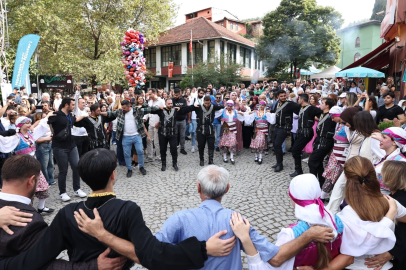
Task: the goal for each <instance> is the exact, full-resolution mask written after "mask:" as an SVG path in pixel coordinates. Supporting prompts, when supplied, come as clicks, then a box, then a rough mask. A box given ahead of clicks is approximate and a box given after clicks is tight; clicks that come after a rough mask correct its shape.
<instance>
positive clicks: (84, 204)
mask: <svg viewBox="0 0 406 270" xmlns="http://www.w3.org/2000/svg"><path fill="white" fill-rule="evenodd" d="M115 198H116V197H113V198H111V199H110V200H108V201H106V202H105V203H103V204H102V205H100V206H99V207H97V210H99V209H100V208H102V207H103V206H104V205H105V204H106V203H108V202H109V201H111V200H114V199H115ZM83 206H84V207H85V208H86V209H87V210H89V211H92V209H89V208H88V207H87V206H86V203H85V202H83Z"/></svg>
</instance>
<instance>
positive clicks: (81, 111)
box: [72, 91, 90, 157]
mask: <svg viewBox="0 0 406 270" xmlns="http://www.w3.org/2000/svg"><path fill="white" fill-rule="evenodd" d="M73 114H74V115H75V116H76V117H79V116H89V114H88V113H87V111H86V101H85V100H84V99H83V98H82V97H80V91H76V93H75V109H73ZM72 136H73V139H74V140H75V144H76V146H77V147H78V153H79V157H81V156H82V155H83V154H85V153H86V152H87V151H88V150H89V145H90V139H89V136H88V134H87V131H86V129H85V128H84V127H75V126H73V128H72Z"/></svg>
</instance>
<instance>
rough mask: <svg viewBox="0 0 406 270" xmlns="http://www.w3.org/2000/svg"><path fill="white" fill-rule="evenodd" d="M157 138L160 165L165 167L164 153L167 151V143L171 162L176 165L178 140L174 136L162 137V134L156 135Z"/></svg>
mask: <svg viewBox="0 0 406 270" xmlns="http://www.w3.org/2000/svg"><path fill="white" fill-rule="evenodd" d="M158 138H159V147H160V148H161V149H160V153H161V161H162V164H165V165H166V151H167V150H168V142H169V150H170V152H171V156H172V162H173V163H178V149H177V145H178V138H177V136H176V135H174V136H164V135H162V134H160V133H159V134H158Z"/></svg>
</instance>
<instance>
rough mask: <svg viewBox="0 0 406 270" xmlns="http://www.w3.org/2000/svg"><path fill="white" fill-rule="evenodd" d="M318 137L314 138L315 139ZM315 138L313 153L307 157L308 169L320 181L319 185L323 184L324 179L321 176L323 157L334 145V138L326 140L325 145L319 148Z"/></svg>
mask: <svg viewBox="0 0 406 270" xmlns="http://www.w3.org/2000/svg"><path fill="white" fill-rule="evenodd" d="M317 139H318V138H316V140H317ZM316 140H315V143H314V144H313V153H312V155H311V156H310V158H309V171H310V173H312V174H314V175H315V176H316V177H317V178H318V179H319V182H320V187H322V186H323V184H324V182H325V181H326V179H325V178H324V177H323V172H324V166H323V161H324V158H325V157H326V156H327V155H328V154H329V153H330V151H331V150H332V149H333V146H334V139H331V140H328V143H327V144H326V146H325V147H322V148H319V144H318V141H316Z"/></svg>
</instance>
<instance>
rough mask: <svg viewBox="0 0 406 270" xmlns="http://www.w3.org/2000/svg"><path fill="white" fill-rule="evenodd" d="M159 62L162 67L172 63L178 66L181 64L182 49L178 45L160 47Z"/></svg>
mask: <svg viewBox="0 0 406 270" xmlns="http://www.w3.org/2000/svg"><path fill="white" fill-rule="evenodd" d="M161 60H162V61H161V62H162V66H163V67H167V66H169V62H173V65H174V66H180V65H181V62H182V49H181V46H180V45H175V46H166V47H161Z"/></svg>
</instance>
